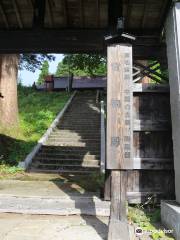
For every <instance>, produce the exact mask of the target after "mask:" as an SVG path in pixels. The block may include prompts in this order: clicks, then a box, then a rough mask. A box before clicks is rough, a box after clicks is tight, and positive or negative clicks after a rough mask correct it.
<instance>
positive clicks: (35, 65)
mask: <svg viewBox="0 0 180 240" xmlns="http://www.w3.org/2000/svg"><path fill="white" fill-rule="evenodd" d="M54 60H55V57H54V56H53V55H50V54H21V55H20V61H19V68H20V70H23V69H26V70H28V71H31V72H35V71H36V70H37V69H41V66H42V63H43V62H44V61H54Z"/></svg>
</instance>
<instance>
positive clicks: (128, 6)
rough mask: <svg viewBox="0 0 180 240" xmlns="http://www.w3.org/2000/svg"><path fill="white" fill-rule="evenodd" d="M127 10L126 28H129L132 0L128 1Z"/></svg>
mask: <svg viewBox="0 0 180 240" xmlns="http://www.w3.org/2000/svg"><path fill="white" fill-rule="evenodd" d="M126 5H127V6H126V7H127V12H126V18H125V28H128V26H129V19H130V13H131V0H127V3H126Z"/></svg>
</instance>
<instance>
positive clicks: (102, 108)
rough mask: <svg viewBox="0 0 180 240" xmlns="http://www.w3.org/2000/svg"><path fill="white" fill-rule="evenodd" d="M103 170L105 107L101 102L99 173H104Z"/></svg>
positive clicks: (104, 165)
mask: <svg viewBox="0 0 180 240" xmlns="http://www.w3.org/2000/svg"><path fill="white" fill-rule="evenodd" d="M105 168H106V125H105V106H104V101H101V160H100V170H101V173H105Z"/></svg>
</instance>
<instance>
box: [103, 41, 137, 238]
mask: <svg viewBox="0 0 180 240" xmlns="http://www.w3.org/2000/svg"><path fill="white" fill-rule="evenodd" d="M132 82H133V81H132V46H131V45H129V44H113V45H110V46H108V88H107V89H108V90H107V169H108V170H111V215H110V221H109V233H108V240H120V239H123V240H126V239H129V228H128V223H127V217H126V191H127V190H126V188H127V170H128V169H133V156H132V154H133V151H132V146H133V128H132V119H133V116H132V102H133V91H132Z"/></svg>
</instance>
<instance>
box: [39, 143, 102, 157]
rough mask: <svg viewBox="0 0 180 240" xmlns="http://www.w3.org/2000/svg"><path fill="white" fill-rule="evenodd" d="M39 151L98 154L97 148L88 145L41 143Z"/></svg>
mask: <svg viewBox="0 0 180 240" xmlns="http://www.w3.org/2000/svg"><path fill="white" fill-rule="evenodd" d="M40 151H41V152H56V153H72V154H76V153H79V154H83V155H84V154H99V153H100V149H99V148H96V149H95V148H90V147H71V146H68V147H65V146H64V147H63V146H48V145H43V146H42V147H41V149H40Z"/></svg>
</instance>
